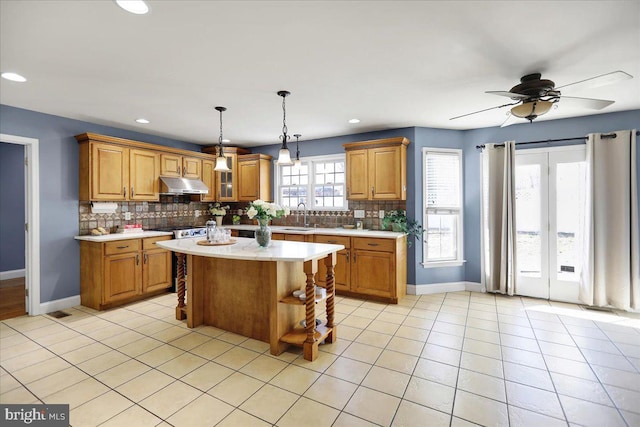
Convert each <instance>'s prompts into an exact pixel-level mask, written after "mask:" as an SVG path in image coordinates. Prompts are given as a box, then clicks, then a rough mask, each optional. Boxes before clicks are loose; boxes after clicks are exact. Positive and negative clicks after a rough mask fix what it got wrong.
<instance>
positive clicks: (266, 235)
mask: <svg viewBox="0 0 640 427" xmlns="http://www.w3.org/2000/svg"><path fill="white" fill-rule="evenodd" d="M256 242H258V246H260V247H262V248H266V247H268V246H269V243H271V227H269V220H268V219H266V218H262V219H258V229H257V230H256Z"/></svg>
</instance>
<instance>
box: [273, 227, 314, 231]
mask: <svg viewBox="0 0 640 427" xmlns="http://www.w3.org/2000/svg"><path fill="white" fill-rule="evenodd" d="M281 230H284V231H311V230H313V228H306V227H287V228H282V229H281Z"/></svg>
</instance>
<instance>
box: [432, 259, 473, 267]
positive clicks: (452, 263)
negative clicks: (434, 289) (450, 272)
mask: <svg viewBox="0 0 640 427" xmlns="http://www.w3.org/2000/svg"><path fill="white" fill-rule="evenodd" d="M465 262H467V261H465V260H462V261H434V262H421V263H420V264H422V268H439V267H462V266H463V265H464V263H465Z"/></svg>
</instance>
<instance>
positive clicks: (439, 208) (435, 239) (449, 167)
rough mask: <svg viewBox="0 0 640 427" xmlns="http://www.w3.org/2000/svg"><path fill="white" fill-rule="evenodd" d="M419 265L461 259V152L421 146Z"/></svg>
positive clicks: (450, 263)
mask: <svg viewBox="0 0 640 427" xmlns="http://www.w3.org/2000/svg"><path fill="white" fill-rule="evenodd" d="M423 161H424V163H423V168H424V199H423V200H424V229H425V239H424V245H423V265H424V266H425V267H430V266H441V265H445V264H446V265H456V264H461V263H462V262H463V260H462V173H461V172H462V151H461V150H457V149H435V148H433V149H432V148H424V149H423Z"/></svg>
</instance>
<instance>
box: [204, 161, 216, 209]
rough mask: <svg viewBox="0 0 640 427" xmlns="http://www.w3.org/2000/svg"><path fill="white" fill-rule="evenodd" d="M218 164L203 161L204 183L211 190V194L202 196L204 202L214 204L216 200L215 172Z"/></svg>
mask: <svg viewBox="0 0 640 427" xmlns="http://www.w3.org/2000/svg"><path fill="white" fill-rule="evenodd" d="M215 167H216V162H214V161H213V160H203V161H202V182H204V185H206V186H207V187H208V188H209V193H207V194H203V195H202V196H200V200H201V201H203V202H214V201H215V200H216V172H215V171H214V170H213V169H214V168H215Z"/></svg>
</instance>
